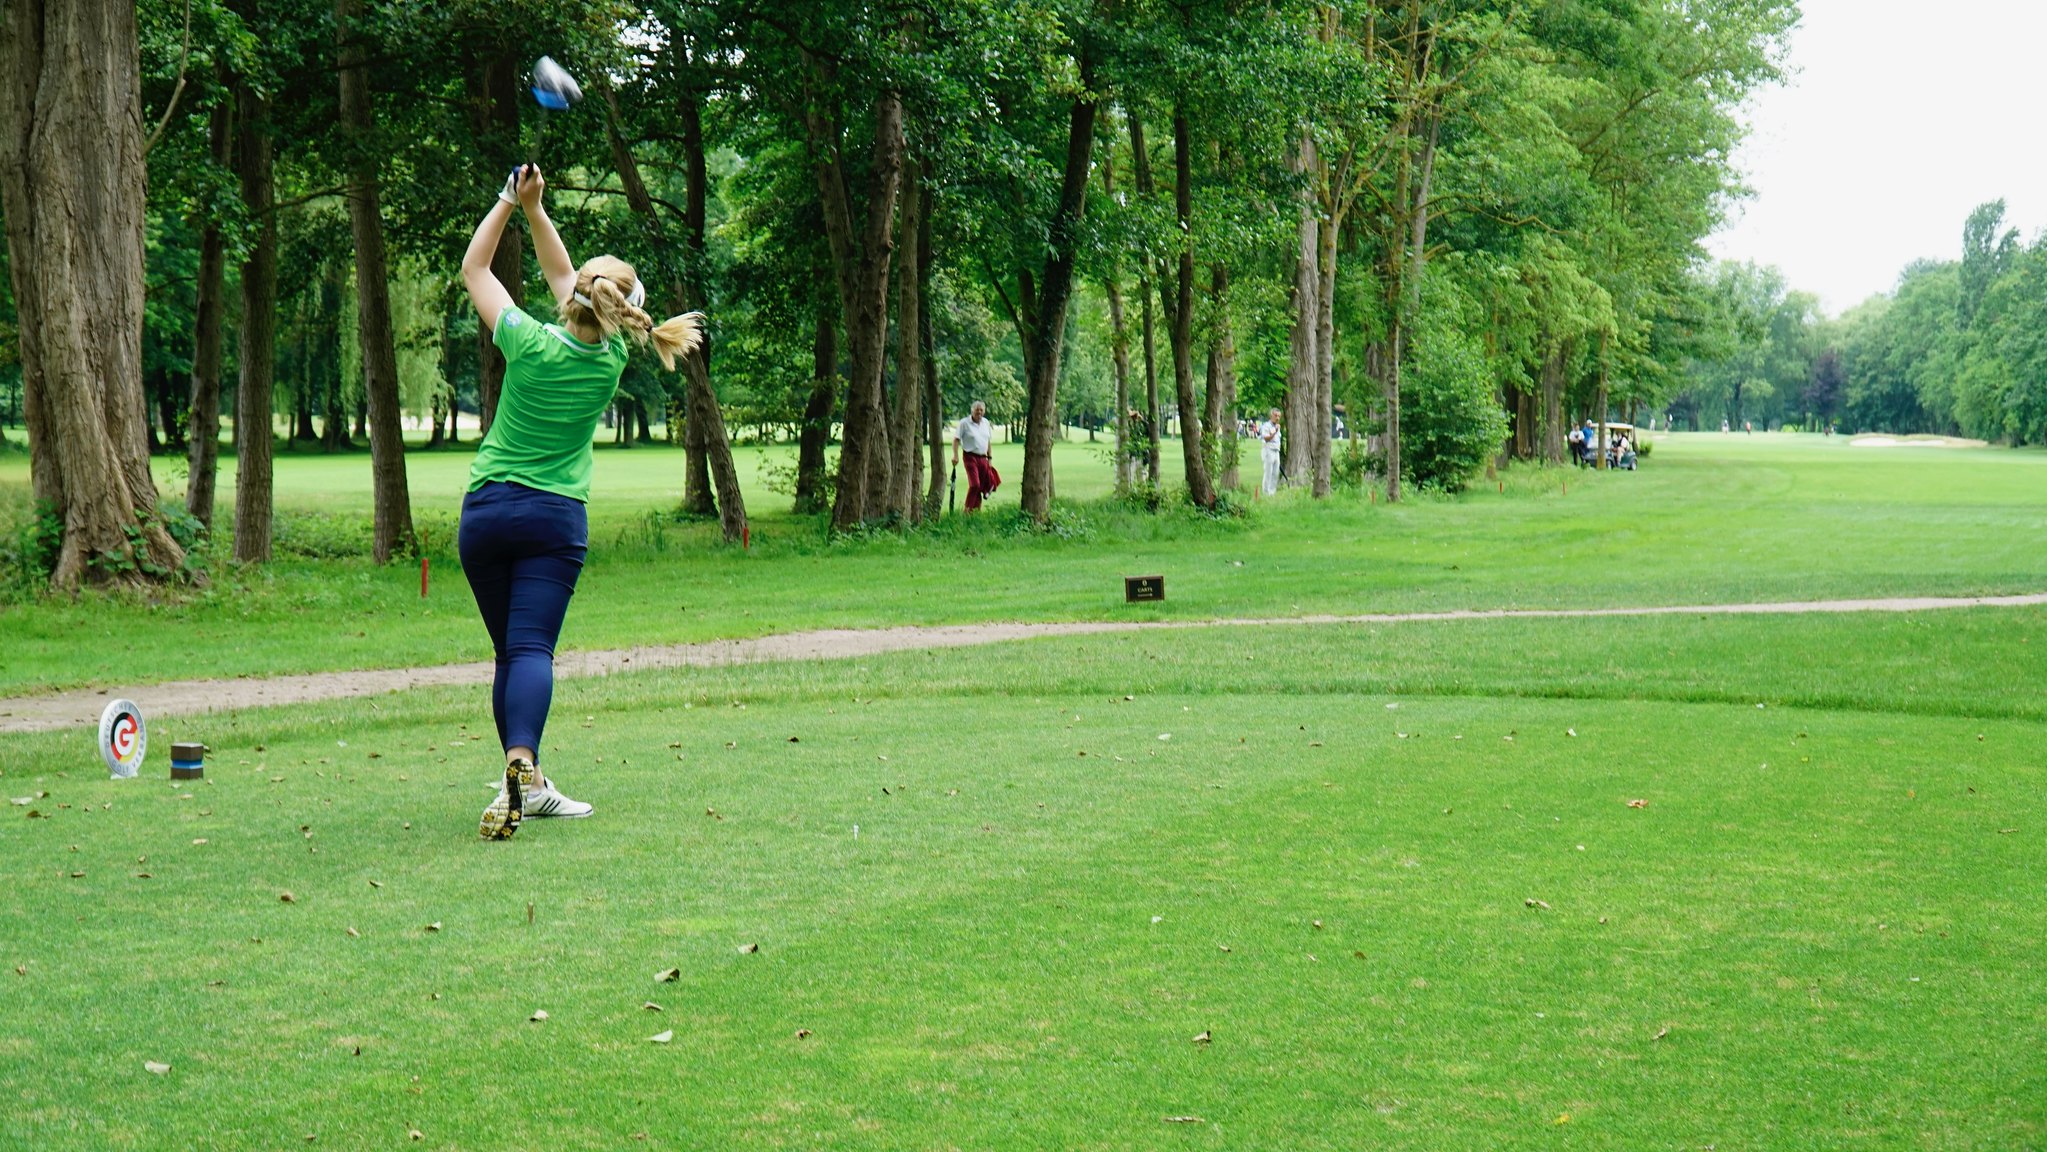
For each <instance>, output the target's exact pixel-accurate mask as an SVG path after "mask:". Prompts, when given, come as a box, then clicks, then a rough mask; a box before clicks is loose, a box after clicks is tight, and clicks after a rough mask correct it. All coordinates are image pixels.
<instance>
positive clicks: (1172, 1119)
mask: <svg viewBox="0 0 2047 1152" xmlns="http://www.w3.org/2000/svg"><path fill="white" fill-rule="evenodd" d="M1166 1123H1168V1124H1206V1123H1208V1121H1206V1120H1203V1119H1202V1118H1201V1117H1199V1116H1168V1117H1166Z"/></svg>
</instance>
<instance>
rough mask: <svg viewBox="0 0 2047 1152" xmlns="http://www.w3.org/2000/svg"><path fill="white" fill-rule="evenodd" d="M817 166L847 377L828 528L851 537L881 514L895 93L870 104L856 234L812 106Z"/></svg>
mask: <svg viewBox="0 0 2047 1152" xmlns="http://www.w3.org/2000/svg"><path fill="white" fill-rule="evenodd" d="M808 116H809V128H810V136H811V142H812V148H813V149H814V151H815V154H816V160H817V178H818V192H819V195H820V196H821V198H822V200H823V203H824V218H825V235H826V238H827V239H828V240H829V241H830V243H831V250H832V264H833V267H834V269H835V270H836V272H837V281H838V289H839V304H840V311H841V314H842V315H843V317H844V323H845V330H846V343H847V345H848V351H849V352H850V360H851V362H852V376H851V379H849V380H848V381H847V382H846V420H845V432H844V435H843V436H842V438H841V443H840V447H839V490H838V495H837V498H836V500H835V502H834V503H833V505H832V527H833V528H835V529H838V530H839V531H849V530H851V529H854V528H858V527H860V526H861V525H862V524H864V523H866V522H867V521H869V520H872V519H878V518H879V517H881V516H882V515H884V514H885V513H886V509H885V508H879V507H871V506H870V505H869V503H868V499H867V497H868V493H869V487H870V482H871V477H870V475H869V472H870V469H871V468H872V467H873V464H872V463H870V459H869V458H870V457H871V456H872V455H873V454H874V453H876V452H880V453H882V454H883V458H884V459H886V454H887V452H888V425H887V421H886V416H885V406H884V403H883V397H882V367H883V364H882V361H883V359H884V356H885V353H886V349H887V345H888V272H889V261H890V257H891V256H892V254H893V252H892V246H891V234H892V232H893V231H894V228H893V226H894V222H895V205H896V190H897V187H898V185H899V184H900V182H901V177H902V169H903V103H902V99H901V97H900V96H899V95H898V94H897V93H895V92H893V91H888V92H882V93H880V94H879V95H878V96H877V97H876V99H875V102H874V146H873V147H874V151H873V155H872V157H871V159H870V163H869V165H868V173H869V175H868V187H867V197H866V218H865V220H864V221H863V222H862V223H861V224H860V225H859V226H858V231H857V232H856V230H855V223H854V216H853V203H852V199H851V195H850V193H849V191H848V189H847V187H846V174H845V168H844V165H843V163H842V161H841V159H840V156H839V149H840V145H841V140H840V134H839V132H838V130H837V127H836V125H833V124H831V123H829V122H828V120H827V118H826V117H825V116H824V115H823V114H822V113H821V112H820V111H818V110H817V109H815V108H813V109H811V110H810V112H809V114H808Z"/></svg>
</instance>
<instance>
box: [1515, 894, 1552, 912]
mask: <svg viewBox="0 0 2047 1152" xmlns="http://www.w3.org/2000/svg"><path fill="white" fill-rule="evenodd" d="M1521 903H1522V906H1523V907H1527V908H1540V909H1542V910H1543V911H1545V912H1547V911H1549V910H1550V907H1549V902H1548V901H1546V900H1537V899H1536V898H1535V897H1533V896H1530V897H1529V898H1528V899H1526V900H1523V901H1522V902H1521Z"/></svg>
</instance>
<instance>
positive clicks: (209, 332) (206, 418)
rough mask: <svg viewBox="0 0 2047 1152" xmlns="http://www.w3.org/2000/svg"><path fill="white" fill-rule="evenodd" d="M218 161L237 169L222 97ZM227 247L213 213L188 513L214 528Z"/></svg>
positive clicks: (214, 137)
mask: <svg viewBox="0 0 2047 1152" xmlns="http://www.w3.org/2000/svg"><path fill="white" fill-rule="evenodd" d="M206 131H207V142H208V144H209V145H210V147H211V149H212V153H213V162H214V163H215V164H218V165H219V166H220V167H221V168H222V169H231V168H233V167H234V142H235V126H234V104H233V103H232V102H231V101H230V100H229V99H228V98H227V97H226V96H222V97H221V99H220V102H219V103H217V104H215V105H214V106H213V112H212V114H211V115H210V116H208V117H207V124H206ZM226 296H227V245H226V243H225V238H224V237H223V236H222V235H221V232H220V222H219V221H218V220H215V219H213V218H211V217H209V218H208V219H207V221H206V225H205V227H204V228H202V229H201V230H200V233H199V283H198V302H197V306H196V308H195V309H194V316H193V322H192V416H191V438H190V440H189V441H188V443H187V455H186V458H185V465H186V468H185V471H186V474H187V476H188V477H189V479H188V482H187V484H186V486H185V511H187V512H189V513H191V514H192V516H193V517H194V518H196V519H197V520H198V521H199V522H200V523H201V524H204V525H206V527H207V528H209V529H211V528H212V527H213V492H214V480H215V473H216V470H217V469H218V468H219V466H220V339H221V329H222V327H223V325H222V324H221V313H222V312H224V311H226V305H227V300H226Z"/></svg>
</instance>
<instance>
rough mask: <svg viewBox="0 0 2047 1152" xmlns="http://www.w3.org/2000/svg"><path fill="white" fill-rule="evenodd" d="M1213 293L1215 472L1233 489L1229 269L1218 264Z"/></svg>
mask: <svg viewBox="0 0 2047 1152" xmlns="http://www.w3.org/2000/svg"><path fill="white" fill-rule="evenodd" d="M1215 292H1216V299H1217V307H1216V315H1215V324H1216V331H1215V343H1214V347H1213V351H1212V352H1211V353H1210V357H1211V362H1212V363H1213V364H1214V365H1215V368H1214V371H1213V373H1212V377H1213V387H1215V388H1216V389H1218V390H1219V391H1220V393H1221V399H1220V400H1211V401H1210V402H1209V403H1210V406H1211V407H1213V408H1214V409H1215V410H1216V415H1215V416H1214V418H1213V419H1211V420H1210V422H1209V424H1210V427H1212V428H1214V429H1215V435H1216V459H1217V461H1218V463H1217V465H1216V467H1217V473H1218V476H1219V477H1220V480H1219V482H1220V483H1221V485H1222V486H1223V487H1224V488H1235V487H1236V486H1237V484H1238V481H1239V477H1238V475H1237V448H1238V442H1237V331H1236V327H1235V326H1234V325H1233V324H1231V323H1230V308H1229V301H1230V274H1229V269H1228V268H1226V267H1225V266H1223V265H1221V264H1218V265H1216V267H1215Z"/></svg>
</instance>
